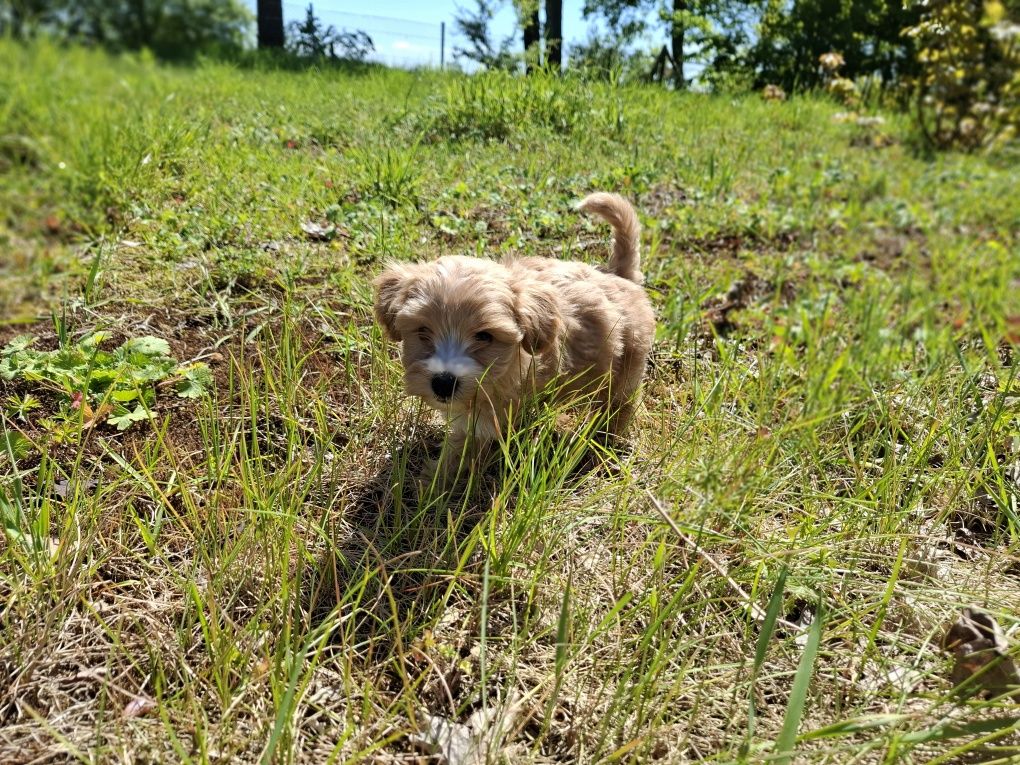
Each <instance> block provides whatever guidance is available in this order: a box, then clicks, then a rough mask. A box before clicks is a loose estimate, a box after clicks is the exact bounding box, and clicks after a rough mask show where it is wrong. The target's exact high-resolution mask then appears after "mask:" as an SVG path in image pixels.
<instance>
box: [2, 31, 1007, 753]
mask: <svg viewBox="0 0 1020 765" xmlns="http://www.w3.org/2000/svg"><path fill="white" fill-rule="evenodd" d="M0 70H3V71H5V72H8V73H9V74H8V75H7V76H5V77H3V78H0V209H2V210H3V212H2V215H0V279H2V284H3V287H2V288H0V344H5V343H6V342H7V341H8V340H9V339H10V338H11V337H13V336H14V335H17V334H23V333H26V332H31V333H33V334H36V335H38V336H39V337H40V343H41V345H42V346H44V347H46V348H47V349H51V348H55V347H56V344H57V338H56V336H55V334H54V332H53V329H52V327H53V326H54V324H53V316H60V317H62V319H61V322H62V323H61V324H60V326H63V327H64V331H65V332H66V333H67V335H68V337H70V338H71V339H72V340H75V341H77V340H80V339H81V338H82V337H84V336H87V335H88V334H89V333H91V332H93V331H95V330H97V329H103V330H107V331H112V332H115V333H116V334H117V335H118V337H119V336H121V335H122V336H123V337H124V338H129V337H140V336H145V335H152V336H156V337H161V338H164V339H166V340H167V341H168V342H169V343H170V346H171V349H172V352H173V358H175V359H177V360H179V361H180V362H181V363H188V362H190V361H201V362H204V363H207V364H209V366H210V369H211V370H212V371H213V373H214V375H215V380H216V383H215V387H214V390H213V392H212V393H211V394H210V395H209V396H207V397H205V398H202V399H200V400H197V401H192V402H186V401H178V400H176V399H175V397H174V396H173V395H172V393H171V394H170V395H167V394H166V393H165V392H159V391H157V393H156V396H155V399H154V403H153V407H152V408H153V417H154V419H153V421H152V422H151V423H142V424H139V425H135V426H133V427H132V428H131V429H129V430H128V431H127V432H126V433H123V434H120V433H118V432H117V431H116V430H115V429H112V428H109V427H106V426H104V425H99V426H96V427H92V428H89V429H71V430H70V431H67V432H62V433H61V434H58V433H57V431H56V430H55V429H53V428H51V427H48V426H47V425H46V423H45V422H44V418H45V417H47V416H50V415H52V407H54V406H55V405H56V403H57V402H56V400H55V398H54V396H53V395H52V394H51V392H48V391H47V390H45V389H44V388H42V389H40V388H38V386H33V385H32V382H31V381H26V380H19V381H17V382H15V381H13V380H10V381H7V380H0V407H2V408H0V521H2V524H3V528H4V534H3V542H2V543H0V595H2V596H3V601H2V602H3V603H4V605H3V606H2V607H0V678H2V679H3V680H4V681H5V682H3V683H0V761H3V762H31V761H34V760H38V759H41V758H47V757H49V758H52V759H57V760H70V761H82V762H137V761H162V762H228V761H236V762H336V763H351V762H390V761H392V762H398V761H407V759H408V758H409V757H410V756H411V753H412V752H414V751H416V745H415V744H414V743H413V740H414V739H413V737H414V736H415V735H416V734H420V733H421V731H423V730H427V729H428V726H429V720H430V719H431V717H441V718H444V719H446V720H449V721H453V722H454V723H456V724H458V725H463V726H464V730H470V731H473V734H472V735H475V737H476V738H481V739H483V740H485V741H487V742H488V743H487V746H488V747H489V749H488V752H489V760H490V761H492V762H500V761H505V762H513V763H523V762H551V761H559V762H592V763H594V762H645V761H649V760H651V759H655V760H656V761H664V762H694V761H711V762H720V763H738V762H741V763H744V762H746V763H751V762H764V761H771V762H828V763H849V762H883V763H893V762H904V763H907V762H909V763H914V762H918V763H919V762H954V761H961V760H960V759H954V758H963V757H964V756H971V755H973V756H982V757H986V758H987V759H988V760H993V759H994V758H996V757H998V758H999V760H1000V761H1003V762H1005V761H1009V758H1010V757H1015V756H1017V749H1016V747H1017V743H1016V739H1015V738H1014V737H1013V729H1014V728H1015V725H1016V721H1015V719H1014V716H1015V711H1013V709H1014V708H1013V707H1012V706H1011V705H1010V704H1008V703H1007V702H1005V701H984V700H978V699H969V700H966V699H958V698H957V697H955V696H954V695H953V693H952V691H953V689H952V684H951V683H950V681H949V674H950V668H951V665H952V662H951V659H950V658H949V657H948V656H947V655H946V654H944V653H943V652H942V651H941V650H940V648H939V644H940V640H941V637H942V633H943V631H944V627H945V625H946V623H947V622H948V621H949V620H950V619H951V618H952V617H953V616H954V615H955V614H956V613H957V612H958V610H959V609H960V608H961V607H962V606H964V605H968V604H972V603H973V604H976V605H979V606H981V607H982V608H985V609H987V610H988V611H990V612H991V613H993V614H994V615H995V616H996V618H997V619H998V620H999V622H1000V624H1001V625H1002V626H1003V628H1004V629H1005V630H1006V632H1007V635H1008V636H1010V637H1012V635H1013V633H1014V631H1015V628H1016V612H1017V607H1018V606H1020V598H1018V595H1017V591H1018V590H1017V571H1018V565H1017V564H1018V557H1017V553H1018V541H1017V536H1018V533H1020V515H1018V510H1017V503H1018V500H1020V496H1018V494H1020V491H1018V481H1020V467H1018V461H1020V388H1018V381H1017V370H1018V367H1017V356H1016V343H1017V339H1018V338H1017V332H1018V328H1017V322H1018V321H1020V318H1018V317H1020V297H1018V295H1020V255H1018V241H1017V237H1016V232H1017V231H1018V230H1020V198H1018V197H1017V195H1016V194H1015V193H1011V191H1012V190H1013V189H1015V188H1016V187H1017V186H1018V183H1020V177H1018V171H1017V169H1016V168H1015V167H1012V166H1009V165H1008V164H1006V163H999V162H998V161H997V160H996V159H995V158H989V157H983V156H961V155H945V156H940V157H936V158H934V159H927V158H924V157H919V156H916V155H915V154H913V153H912V150H911V148H910V146H909V145H908V143H906V140H905V136H906V134H907V133H906V128H905V124H906V122H905V118H903V117H901V116H897V115H891V114H890V115H884V116H885V117H886V122H885V124H884V125H882V126H880V127H878V128H873V127H872V128H867V130H880V131H882V134H883V137H884V138H885V139H887V140H883V141H879V142H877V144H876V143H875V142H873V141H871V140H870V138H871V137H873V136H869V135H863V136H862V130H864V128H860V127H858V126H856V125H855V124H854V123H853V121H849V122H847V121H837V120H834V119H833V117H834V115H835V114H836V113H837V112H838V111H839V108H838V107H837V106H836V105H834V104H831V103H829V102H827V101H826V100H824V99H820V98H810V97H805V98H797V99H794V100H792V101H790V102H787V103H781V104H778V103H766V102H764V101H761V100H760V99H758V98H757V97H754V96H740V97H729V96H707V95H699V94H684V95H678V94H673V93H669V92H665V91H661V90H658V89H655V88H637V87H634V88H624V89H611V88H609V87H607V86H605V85H602V84H597V83H586V82H580V81H575V80H571V79H565V80H563V81H560V80H551V79H546V78H542V77H536V78H535V79H532V80H527V81H525V80H517V79H507V77H505V76H504V75H492V76H481V77H476V78H473V79H470V80H467V79H464V78H462V77H460V76H457V75H453V74H444V75H441V74H437V73H417V74H416V73H406V72H375V71H370V72H366V73H365V74H363V75H355V74H342V73H337V72H315V71H309V72H306V73H300V74H295V73H286V72H265V71H258V72H256V71H246V70H242V69H234V68H231V67H228V66H224V65H221V64H207V65H201V66H197V67H194V68H168V67H162V66H159V65H156V64H154V63H152V62H151V61H149V60H148V59H146V58H144V57H141V58H139V57H123V58H109V57H106V56H104V55H102V54H99V53H96V52H89V51H82V50H77V49H59V48H55V47H48V46H46V45H42V44H39V45H35V46H31V47H27V48H24V47H18V46H14V45H11V44H8V43H2V44H0ZM876 145H882V146H884V148H875V146H876ZM595 189H610V190H616V191H620V192H621V193H624V194H626V195H627V196H628V197H630V198H631V199H633V200H634V202H635V203H636V205H637V207H638V208H639V210H640V211H641V214H642V220H643V222H644V224H645V233H644V238H643V245H644V250H643V257H644V262H643V269H644V271H645V272H646V274H647V276H648V285H647V286H648V288H649V290H650V292H651V294H652V297H653V302H654V304H655V307H656V310H657V313H658V317H659V332H658V342H657V346H656V350H655V353H654V357H653V359H652V362H651V364H650V366H649V371H648V377H647V383H646V386H645V391H644V397H643V402H642V405H641V408H640V413H639V415H638V417H637V420H636V423H635V427H634V431H633V433H632V434H631V439H630V441H629V443H627V444H625V445H623V447H622V448H620V449H617V450H608V451H607V450H606V449H605V448H604V447H603V446H602V445H601V444H600V442H599V439H598V438H597V436H596V431H597V429H598V428H597V422H596V421H594V420H593V419H592V418H589V417H586V416H585V412H584V407H583V406H580V407H575V408H573V409H563V408H558V407H554V406H550V405H549V404H548V403H547V402H545V401H538V402H534V403H533V404H532V405H531V407H530V409H529V412H528V416H527V417H524V418H523V421H524V422H526V426H525V427H523V428H521V429H520V430H519V431H515V432H513V433H511V434H509V436H508V438H507V440H506V441H505V443H503V444H502V445H501V446H500V448H499V450H498V451H497V453H496V454H495V455H493V459H492V460H491V461H490V462H489V463H488V464H487V465H486V468H485V469H484V470H476V471H473V472H468V474H466V475H462V480H461V482H460V483H459V484H458V485H456V486H453V487H445V488H444V487H441V486H431V487H430V486H427V485H424V484H423V482H422V481H421V479H420V476H421V474H422V471H423V468H424V467H425V466H426V464H427V462H428V461H429V460H430V459H434V458H435V457H436V456H437V455H438V453H439V450H440V449H441V448H443V440H444V438H443V436H444V433H443V429H442V425H441V423H439V422H437V421H436V420H435V419H434V418H433V417H432V416H431V415H430V414H429V413H428V411H427V410H426V409H425V408H424V407H422V406H421V405H419V404H417V403H415V402H413V401H408V400H407V399H406V397H405V396H404V395H403V393H402V390H401V372H400V369H399V366H398V364H397V362H396V359H395V352H394V351H395V349H394V348H393V347H392V346H390V345H388V344H387V343H386V342H385V341H384V340H383V338H382V336H381V334H380V332H379V330H378V328H377V327H375V326H374V324H373V321H372V319H371V311H370V310H369V306H370V300H371V293H370V288H369V284H370V281H371V277H372V276H373V275H374V274H375V273H376V272H377V270H378V269H379V268H380V266H381V263H382V262H383V261H384V260H385V259H387V258H397V259H411V258H418V257H422V258H428V257H434V256H435V255H438V254H440V253H443V252H458V253H468V254H478V255H482V256H492V257H496V256H502V255H515V254H529V255H530V254H540V255H548V256H555V257H565V258H566V257H573V258H581V259H587V260H589V261H592V262H600V261H602V260H603V259H604V258H605V257H606V252H607V251H606V246H607V239H608V234H607V232H606V231H605V230H603V228H602V227H601V226H598V225H597V224H594V223H592V222H590V221H587V220H585V219H582V218H580V217H578V216H576V215H575V214H574V213H572V212H571V210H570V203H571V202H572V201H574V200H576V199H577V198H579V197H580V196H582V195H583V194H585V193H587V192H589V191H592V190H595ZM29 395H31V396H34V397H35V398H36V399H37V402H38V404H39V406H38V407H34V406H28V407H26V406H25V404H24V402H25V398H26V396H29ZM58 435H59V437H58ZM478 721H483V723H484V724H483V723H479V722H478ZM472 725H476V727H471V726H472ZM477 725H481V729H478V728H477ZM996 746H998V747H999V748H998V749H996V748H995V747H996ZM1006 747H1012V748H1006Z"/></svg>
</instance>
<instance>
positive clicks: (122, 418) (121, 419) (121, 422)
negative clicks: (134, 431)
mask: <svg viewBox="0 0 1020 765" xmlns="http://www.w3.org/2000/svg"><path fill="white" fill-rule="evenodd" d="M122 411H123V414H115V415H113V416H112V417H110V418H109V419H108V420H107V421H106V424H107V425H116V426H117V430H127V429H128V428H130V427H131V425H132V424H133V423H136V422H141V421H142V420H147V419H149V413H148V412H146V411H145V407H144V406H141V405H140V404H139V405H138V406H136V407H135V408H134V411H131V412H129V411H127V410H126V409H125V410H122Z"/></svg>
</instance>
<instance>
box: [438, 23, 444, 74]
mask: <svg viewBox="0 0 1020 765" xmlns="http://www.w3.org/2000/svg"><path fill="white" fill-rule="evenodd" d="M445 59H446V22H445V21H440V22H439V68H440V69H441V70H442V69H444V68H445V64H446V61H445Z"/></svg>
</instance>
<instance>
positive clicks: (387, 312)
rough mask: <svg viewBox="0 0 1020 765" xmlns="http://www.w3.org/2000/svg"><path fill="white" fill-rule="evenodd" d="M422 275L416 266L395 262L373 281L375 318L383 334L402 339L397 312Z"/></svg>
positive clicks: (393, 338) (390, 337)
mask: <svg viewBox="0 0 1020 765" xmlns="http://www.w3.org/2000/svg"><path fill="white" fill-rule="evenodd" d="M420 276H421V275H420V274H419V272H418V269H417V267H416V266H413V265H405V264H401V263H393V264H391V265H390V266H388V267H387V268H386V270H385V271H383V272H382V273H381V274H379V276H377V277H376V279H375V281H374V282H372V286H373V287H375V303H374V305H373V309H374V310H375V318H376V321H378V322H379V325H380V326H381V327H382V328H383V334H384V335H385V336H386V337H387V338H389V339H390V340H394V341H397V340H400V333H399V332H397V326H396V319H397V314H398V313H400V309H401V308H402V307H403V305H404V303H405V301H406V300H407V296H408V294H409V293H410V291H411V288H412V287H413V286H414V285H415V284H416V283H417V282H418V280H419V279H420Z"/></svg>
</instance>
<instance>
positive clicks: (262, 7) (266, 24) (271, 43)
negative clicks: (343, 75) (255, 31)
mask: <svg viewBox="0 0 1020 765" xmlns="http://www.w3.org/2000/svg"><path fill="white" fill-rule="evenodd" d="M256 14H257V16H258V24H259V48H282V47H283V0H258V8H257V11H256Z"/></svg>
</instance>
